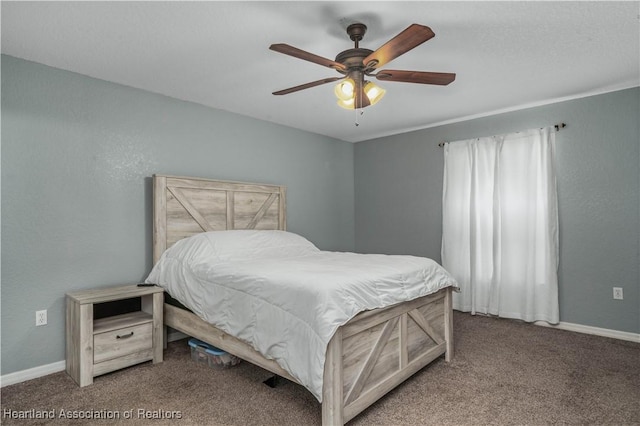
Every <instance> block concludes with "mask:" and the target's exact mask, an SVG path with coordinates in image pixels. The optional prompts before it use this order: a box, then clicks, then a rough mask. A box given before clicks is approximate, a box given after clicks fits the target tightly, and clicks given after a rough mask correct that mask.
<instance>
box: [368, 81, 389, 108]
mask: <svg viewBox="0 0 640 426" xmlns="http://www.w3.org/2000/svg"><path fill="white" fill-rule="evenodd" d="M364 92H365V93H366V94H367V98H369V102H371V105H375V104H376V103H378V101H379V100H380V99H382V98H383V96H384V94H385V93H387V91H386V90H384V89H383V88H382V87H380V86H378V85H376V84H374V83H372V82H370V81H367V82H366V83H365V85H364Z"/></svg>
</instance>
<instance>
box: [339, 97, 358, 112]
mask: <svg viewBox="0 0 640 426" xmlns="http://www.w3.org/2000/svg"><path fill="white" fill-rule="evenodd" d="M354 101H355V97H353V96H352V97H351V99H338V106H339V107H341V108H344V109H353V104H354Z"/></svg>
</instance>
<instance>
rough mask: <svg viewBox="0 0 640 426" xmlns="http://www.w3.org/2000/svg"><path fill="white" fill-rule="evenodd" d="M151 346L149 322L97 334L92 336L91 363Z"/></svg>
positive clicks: (150, 326) (151, 331)
mask: <svg viewBox="0 0 640 426" xmlns="http://www.w3.org/2000/svg"><path fill="white" fill-rule="evenodd" d="M152 346H153V326H152V324H151V323H150V322H149V323H146V324H139V325H135V326H132V327H125V328H120V329H117V330H112V331H108V332H105V333H98V334H96V335H94V336H93V362H94V363H99V362H103V361H108V360H110V359H113V358H118V357H121V356H124V355H128V354H132V353H135V352H138V351H142V350H144V349H150V348H151V347H152Z"/></svg>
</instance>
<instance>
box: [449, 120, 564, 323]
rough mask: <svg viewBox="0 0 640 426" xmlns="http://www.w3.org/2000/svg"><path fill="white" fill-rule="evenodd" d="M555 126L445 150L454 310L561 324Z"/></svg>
mask: <svg viewBox="0 0 640 426" xmlns="http://www.w3.org/2000/svg"><path fill="white" fill-rule="evenodd" d="M554 145H555V133H554V132H553V131H552V128H551V127H549V128H544V129H533V130H527V131H524V132H519V133H513V134H508V135H501V136H492V137H485V138H480V139H473V140H465V141H459V142H451V143H448V144H446V145H445V147H444V160H445V161H444V187H443V235H442V264H443V266H444V267H445V268H446V269H447V270H448V271H449V272H450V273H451V274H452V275H453V276H454V277H455V278H456V279H457V280H458V283H459V285H460V289H461V291H460V293H456V294H454V299H453V304H454V305H453V306H454V309H457V310H461V311H465V312H471V313H472V314H475V313H484V314H491V315H498V316H501V317H505V318H517V319H522V320H524V321H538V320H542V321H547V322H549V323H554V324H555V323H557V322H558V319H559V318H558V317H559V314H558V277H557V270H558V208H557V193H556V178H555V168H554Z"/></svg>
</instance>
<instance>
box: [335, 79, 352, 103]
mask: <svg viewBox="0 0 640 426" xmlns="http://www.w3.org/2000/svg"><path fill="white" fill-rule="evenodd" d="M355 87H356V83H355V81H353V79H351V78H346V79H344V80H342V81H341V82H340V83H338V84H336V87H335V89H334V92H335V94H336V96H337V97H338V99H340V100H343V101H348V100H351V101H352V103H353V98H354V92H355Z"/></svg>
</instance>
